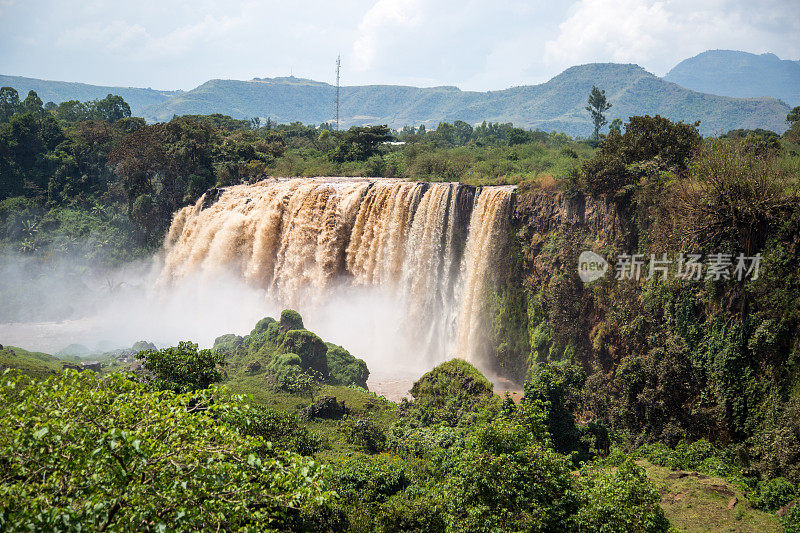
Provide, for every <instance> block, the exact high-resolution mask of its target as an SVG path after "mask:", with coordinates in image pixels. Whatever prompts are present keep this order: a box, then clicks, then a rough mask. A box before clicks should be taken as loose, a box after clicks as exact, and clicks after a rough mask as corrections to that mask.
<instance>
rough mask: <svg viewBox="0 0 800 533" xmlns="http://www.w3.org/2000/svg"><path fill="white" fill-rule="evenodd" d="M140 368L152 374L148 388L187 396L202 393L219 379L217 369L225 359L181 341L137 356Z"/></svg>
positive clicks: (213, 352) (220, 371) (211, 351)
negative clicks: (199, 390)
mask: <svg viewBox="0 0 800 533" xmlns="http://www.w3.org/2000/svg"><path fill="white" fill-rule="evenodd" d="M139 358H140V359H144V363H143V365H142V366H144V368H145V369H146V370H148V371H149V372H151V373H152V378H151V381H150V384H151V385H152V387H154V388H156V389H159V390H171V391H174V392H188V391H192V390H197V389H205V388H207V387H208V386H209V385H211V384H212V383H215V382H217V381H220V380H221V379H222V377H223V374H222V370H221V369H220V366H222V365H224V364H225V356H224V355H223V354H221V353H219V352H216V351H214V350H198V349H197V345H196V344H194V343H192V342H188V341H184V342H180V343H178V346H175V347H172V348H164V349H163V350H145V351H143V352H139Z"/></svg>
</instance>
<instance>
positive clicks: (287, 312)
mask: <svg viewBox="0 0 800 533" xmlns="http://www.w3.org/2000/svg"><path fill="white" fill-rule="evenodd" d="M270 320H272V319H270ZM272 321H273V322H274V320H272ZM259 324H260V322H259ZM280 325H281V329H282V330H284V331H290V330H293V329H306V328H305V326H303V317H301V316H300V313H298V312H297V311H292V310H291V309H284V310H283V311H281V321H280ZM256 329H258V325H256Z"/></svg>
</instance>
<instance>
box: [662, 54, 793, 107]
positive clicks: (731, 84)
mask: <svg viewBox="0 0 800 533" xmlns="http://www.w3.org/2000/svg"><path fill="white" fill-rule="evenodd" d="M664 79H665V80H667V81H671V82H674V83H677V84H679V85H682V86H683V87H686V88H687V89H692V90H694V91H701V92H706V93H713V94H720V95H723V96H734V97H744V98H747V97H753V96H774V97H775V98H779V99H781V100H783V101H784V102H786V103H787V104H789V106H791V107H794V106H797V105H800V61H792V60H787V59H780V58H779V57H778V56H776V55H775V54H760V55H757V54H751V53H748V52H739V51H736V50H706V51H705V52H703V53H701V54H698V55H696V56H694V57H691V58H689V59H684V60H683V61H681V62H680V63H678V64H677V65H676V66H675V67H674V68H673V69H672V70H670V71H669V72H668V73H667V74H666V76H664Z"/></svg>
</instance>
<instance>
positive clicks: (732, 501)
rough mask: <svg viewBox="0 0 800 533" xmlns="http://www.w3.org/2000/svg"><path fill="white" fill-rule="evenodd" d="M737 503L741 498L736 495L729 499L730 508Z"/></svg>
mask: <svg viewBox="0 0 800 533" xmlns="http://www.w3.org/2000/svg"><path fill="white" fill-rule="evenodd" d="M737 503H739V498H737V497H736V496H734V497H733V498H731V499H730V500H728V509H733V508H734V507H736V504H737Z"/></svg>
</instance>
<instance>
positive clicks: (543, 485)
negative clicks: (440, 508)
mask: <svg viewBox="0 0 800 533" xmlns="http://www.w3.org/2000/svg"><path fill="white" fill-rule="evenodd" d="M570 470H571V464H570V462H569V460H568V459H567V458H566V457H564V456H563V455H560V454H558V453H556V452H555V451H554V450H553V449H552V448H551V447H549V446H547V445H546V444H545V443H541V442H538V441H536V440H535V438H534V437H532V435H531V434H530V433H529V431H528V428H527V427H526V426H524V425H520V424H515V423H513V422H507V421H504V420H498V421H495V422H493V423H492V424H490V425H489V426H487V427H485V428H483V429H482V431H481V432H479V434H478V436H477V437H476V439H475V440H474V441H473V442H472V443H471V444H470V446H469V447H468V448H467V449H466V450H465V451H464V452H463V453H461V454H460V455H459V456H458V458H457V460H456V463H455V465H454V467H453V468H452V470H451V472H452V475H451V477H450V478H449V479H448V480H447V485H446V486H447V498H446V499H447V503H448V510H449V514H450V516H449V517H448V522H449V527H448V531H458V532H462V531H463V532H484V531H485V532H493V531H552V530H558V529H562V528H563V529H568V527H567V525H568V524H569V523H570V516H571V515H572V514H573V513H574V512H575V510H576V509H577V506H578V501H577V499H576V498H575V493H574V491H573V490H572V479H571V478H572V476H571V474H570Z"/></svg>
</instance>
